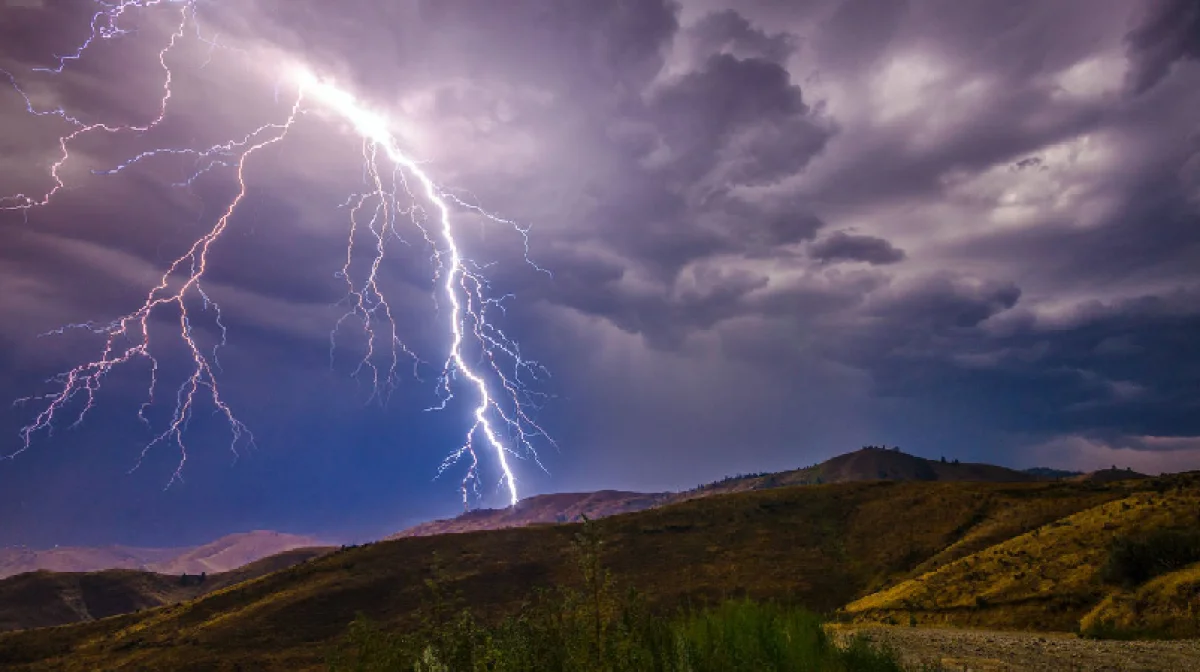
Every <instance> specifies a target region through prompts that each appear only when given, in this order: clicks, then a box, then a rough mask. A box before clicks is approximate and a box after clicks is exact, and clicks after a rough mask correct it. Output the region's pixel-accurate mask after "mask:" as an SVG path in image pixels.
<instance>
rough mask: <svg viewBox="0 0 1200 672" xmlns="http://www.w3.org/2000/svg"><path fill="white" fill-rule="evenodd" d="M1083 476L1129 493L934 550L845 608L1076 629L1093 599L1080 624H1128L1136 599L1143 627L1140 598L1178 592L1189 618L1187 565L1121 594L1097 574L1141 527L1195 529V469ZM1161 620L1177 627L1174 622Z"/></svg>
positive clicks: (1198, 477) (1197, 606)
mask: <svg viewBox="0 0 1200 672" xmlns="http://www.w3.org/2000/svg"><path fill="white" fill-rule="evenodd" d="M1083 483H1085V484H1092V485H1093V486H1095V487H1098V488H1102V487H1105V485H1106V484H1113V483H1121V484H1124V485H1125V487H1128V488H1131V489H1132V490H1133V492H1131V493H1130V494H1129V496H1127V497H1122V498H1120V499H1116V500H1113V501H1107V502H1103V503H1097V504H1096V505H1095V506H1090V507H1087V508H1085V509H1083V510H1080V511H1078V512H1076V513H1074V514H1072V515H1069V516H1065V517H1063V518H1061V519H1056V520H1053V521H1052V522H1051V521H1048V522H1046V523H1045V524H1042V525H1039V526H1037V527H1033V528H1032V529H1029V530H1027V531H1025V532H1023V533H1021V534H1016V535H1014V536H1012V537H1011V538H1009V539H1007V540H1005V541H1002V542H1000V543H995V544H977V546H981V547H982V548H979V549H958V550H957V552H955V551H956V549H955V548H954V547H953V546H952V547H951V548H950V549H947V550H948V554H947V553H943V554H940V555H943V556H945V557H944V560H946V561H945V562H936V561H935V562H933V563H928V564H926V565H925V566H922V567H921V568H920V569H921V570H925V571H921V572H919V573H915V575H914V576H913V577H912V578H910V579H909V580H906V581H903V582H901V583H899V584H897V585H894V586H892V587H890V588H888V589H886V590H882V591H880V592H877V593H875V594H872V595H868V596H866V597H863V598H861V599H859V600H856V601H854V602H852V603H850V604H849V605H847V606H846V608H845V610H844V612H845V614H847V615H848V616H850V617H852V618H853V619H855V620H857V621H868V622H878V621H884V622H898V623H918V624H943V625H959V626H963V625H966V626H987V627H1000V628H1030V629H1044V630H1075V629H1078V628H1080V627H1081V625H1080V622H1081V619H1083V618H1084V617H1085V616H1087V615H1088V614H1089V612H1091V611H1092V610H1093V609H1097V608H1098V609H1100V611H1099V612H1098V613H1097V614H1094V615H1092V616H1090V617H1089V618H1088V622H1087V624H1085V625H1095V624H1098V623H1100V622H1103V621H1105V620H1106V619H1107V620H1115V621H1119V622H1125V623H1129V625H1130V627H1132V626H1134V625H1137V623H1138V622H1139V621H1137V619H1134V618H1133V617H1132V616H1130V615H1129V614H1128V613H1127V612H1129V611H1130V610H1131V609H1133V608H1132V607H1130V604H1133V605H1137V604H1142V605H1143V606H1141V607H1138V608H1137V609H1133V611H1134V612H1135V613H1140V614H1144V615H1145V616H1146V618H1144V619H1142V621H1144V622H1141V626H1139V627H1143V628H1144V629H1152V628H1153V627H1154V623H1155V621H1156V617H1151V615H1150V614H1148V613H1147V611H1146V609H1145V605H1148V604H1159V605H1160V606H1161V607H1162V609H1163V610H1165V611H1164V613H1166V612H1169V611H1170V609H1167V608H1166V605H1169V604H1171V603H1172V602H1173V601H1177V600H1178V599H1180V598H1182V599H1183V604H1182V605H1179V609H1182V610H1183V612H1182V613H1190V614H1192V617H1193V618H1194V615H1195V614H1196V613H1197V612H1200V603H1198V602H1197V595H1196V592H1195V587H1196V585H1197V584H1196V578H1197V576H1196V574H1195V572H1193V571H1192V570H1190V569H1189V570H1185V571H1182V572H1180V573H1178V574H1176V575H1168V576H1165V577H1161V578H1160V579H1159V580H1158V581H1156V582H1154V583H1152V584H1148V585H1146V586H1144V587H1142V588H1140V589H1139V590H1138V591H1137V592H1135V593H1133V595H1132V596H1121V595H1120V594H1114V591H1115V590H1117V588H1116V587H1114V586H1113V585H1112V580H1111V578H1109V577H1106V576H1105V568H1106V565H1108V564H1109V563H1110V562H1111V561H1112V556H1113V550H1112V549H1113V547H1114V545H1115V544H1117V543H1119V542H1120V540H1123V539H1127V538H1136V537H1137V535H1139V534H1145V533H1146V532H1147V531H1149V530H1169V529H1177V528H1179V529H1185V530H1194V531H1196V532H1197V533H1200V474H1188V475H1179V476H1175V477H1172V478H1163V479H1156V480H1153V481H1145V480H1136V479H1135V480H1126V481H1112V480H1108V479H1104V480H1098V481H1097V480H1091V481H1083ZM1138 484H1142V487H1140V488H1139V486H1138ZM963 550H971V551H973V552H970V553H964V552H962V551H963ZM1197 552H1200V549H1198V550H1197ZM1196 560H1200V556H1198V557H1197V558H1196ZM1188 591H1191V592H1190V593H1189V592H1188ZM1131 600H1132V601H1131ZM1188 609H1190V610H1191V611H1190V612H1188ZM1192 623H1193V626H1192V630H1191V632H1193V633H1195V634H1200V627H1196V626H1195V625H1194V624H1195V621H1194V620H1193V621H1192ZM1169 629H1171V630H1172V631H1174V632H1179V631H1180V630H1179V628H1178V627H1175V626H1170V628H1169Z"/></svg>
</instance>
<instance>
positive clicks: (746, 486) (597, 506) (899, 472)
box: [388, 448, 1049, 539]
mask: <svg viewBox="0 0 1200 672" xmlns="http://www.w3.org/2000/svg"><path fill="white" fill-rule="evenodd" d="M878 480H884V481H956V482H957V481H965V482H986V483H1026V482H1034V481H1040V480H1049V479H1046V478H1044V477H1041V476H1039V475H1036V474H1033V473H1027V472H1021V471H1015V470H1012V469H1008V468H1005V467H997V466H995V465H991V464H965V463H963V464H956V463H954V462H941V461H934V460H927V459H925V458H922V457H917V456H916V455H909V454H907V453H902V452H899V451H896V450H884V449H882V448H863V449H861V450H856V451H854V452H851V453H846V454H844V455H839V456H837V457H834V458H831V459H829V460H826V461H825V462H822V463H820V464H817V465H815V466H812V467H806V468H803V469H793V470H790V471H781V472H776V473H770V474H756V475H751V476H737V477H732V478H727V479H724V480H721V481H718V482H716V483H709V484H707V485H703V486H700V487H698V488H694V489H692V490H687V491H684V492H657V493H639V492H620V491H614V490H602V491H600V492H591V493H562V494H552V495H537V496H535V497H530V498H528V499H524V500H521V501H520V502H518V503H517V505H516V506H515V507H507V508H504V509H481V510H478V511H471V512H468V513H464V514H462V515H460V516H457V517H455V518H449V519H445V520H433V521H429V522H427V523H421V524H420V525H416V526H414V527H410V528H408V529H406V530H403V531H401V532H398V533H396V534H394V535H392V536H390V537H388V538H389V539H399V538H402V537H416V536H427V535H431V534H448V533H455V532H471V531H476V530H498V529H503V528H508V527H522V526H525V525H537V524H543V523H564V522H572V521H577V520H579V517H580V516H581V515H585V516H587V517H588V518H591V519H593V520H594V519H597V518H604V517H606V516H613V515H617V514H622V513H633V512H635V511H642V510H644V509H648V508H652V507H655V506H663V505H665V504H671V503H674V502H681V501H685V500H688V499H694V498H696V497H704V496H709V495H717V494H728V493H733V492H749V491H752V490H768V489H771V488H782V487H788V486H793V485H820V484H823V483H854V482H862V481H878Z"/></svg>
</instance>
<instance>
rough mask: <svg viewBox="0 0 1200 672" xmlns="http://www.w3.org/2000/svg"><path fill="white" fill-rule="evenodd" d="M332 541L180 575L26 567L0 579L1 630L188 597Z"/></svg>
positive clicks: (316, 553)
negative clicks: (208, 572) (184, 578)
mask: <svg viewBox="0 0 1200 672" xmlns="http://www.w3.org/2000/svg"><path fill="white" fill-rule="evenodd" d="M332 550H333V548H332V547H309V548H298V549H292V550H289V551H284V552H283V553H279V554H276V555H272V556H270V557H267V558H262V559H260V560H257V561H255V562H252V563H249V564H247V565H245V566H242V567H239V568H237V569H236V570H233V571H229V572H223V573H219V574H211V575H208V576H205V577H204V580H203V581H200V580H199V579H200V577H198V576H192V577H189V580H188V581H181V577H180V576H179V575H166V574H156V573H154V572H146V571H139V570H132V569H108V570H103V571H99V572H86V573H84V572H49V571H45V570H41V571H37V572H27V573H24V574H18V575H16V576H12V577H8V578H6V579H0V631H9V630H23V629H28V628H40V627H47V626H55V625H66V624H68V623H78V622H81V621H90V620H95V619H98V618H106V617H108V616H115V615H117V614H127V613H131V612H136V611H140V610H142V609H149V608H152V607H157V606H161V605H164V604H172V603H176V602H180V601H182V600H189V599H194V598H196V597H199V596H201V595H205V594H207V593H211V592H213V591H216V590H221V589H223V588H227V587H229V586H231V585H234V584H237V583H241V582H243V581H248V580H250V579H254V578H257V577H259V576H263V575H266V574H269V573H271V572H275V571H279V570H281V569H286V568H287V567H290V566H292V565H295V564H298V563H301V562H305V561H307V560H311V559H313V558H317V557H320V556H322V555H324V554H326V553H329V552H330V551H332Z"/></svg>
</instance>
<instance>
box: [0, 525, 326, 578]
mask: <svg viewBox="0 0 1200 672" xmlns="http://www.w3.org/2000/svg"><path fill="white" fill-rule="evenodd" d="M323 545H325V544H324V542H322V541H320V540H318V539H314V538H312V537H304V536H300V535H294V534H284V533H281V532H270V531H264V530H257V531H254V532H245V533H240V534H231V535H228V536H224V537H221V538H220V539H217V540H216V541H213V542H210V543H208V544H204V545H203V546H195V547H186V548H135V547H128V546H107V547H98V548H88V547H64V548H54V549H48V550H34V549H27V548H5V549H0V579H3V578H6V577H9V576H14V575H17V574H23V573H26V572H36V571H38V570H48V571H52V572H98V571H102V570H106V569H140V570H145V571H151V572H158V573H160V574H183V573H188V574H199V573H200V572H208V573H210V574H213V573H218V572H225V571H229V570H231V569H234V568H236V567H239V566H241V565H244V564H246V563H249V562H253V561H255V560H258V559H259V558H265V557H267V556H271V555H275V554H277V553H281V552H283V551H287V550H290V549H293V548H304V547H307V546H323Z"/></svg>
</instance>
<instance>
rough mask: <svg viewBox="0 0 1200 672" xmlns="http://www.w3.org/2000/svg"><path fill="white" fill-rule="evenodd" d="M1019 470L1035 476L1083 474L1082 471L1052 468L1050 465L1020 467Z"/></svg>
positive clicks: (1060, 476) (1062, 476) (1056, 476)
mask: <svg viewBox="0 0 1200 672" xmlns="http://www.w3.org/2000/svg"><path fill="white" fill-rule="evenodd" d="M1021 471H1023V472H1025V473H1027V474H1031V475H1033V476H1037V477H1038V478H1071V477H1072V476H1083V472H1082V471H1071V470H1069V469H1052V468H1050V467H1033V468H1032V469H1022V470H1021Z"/></svg>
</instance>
